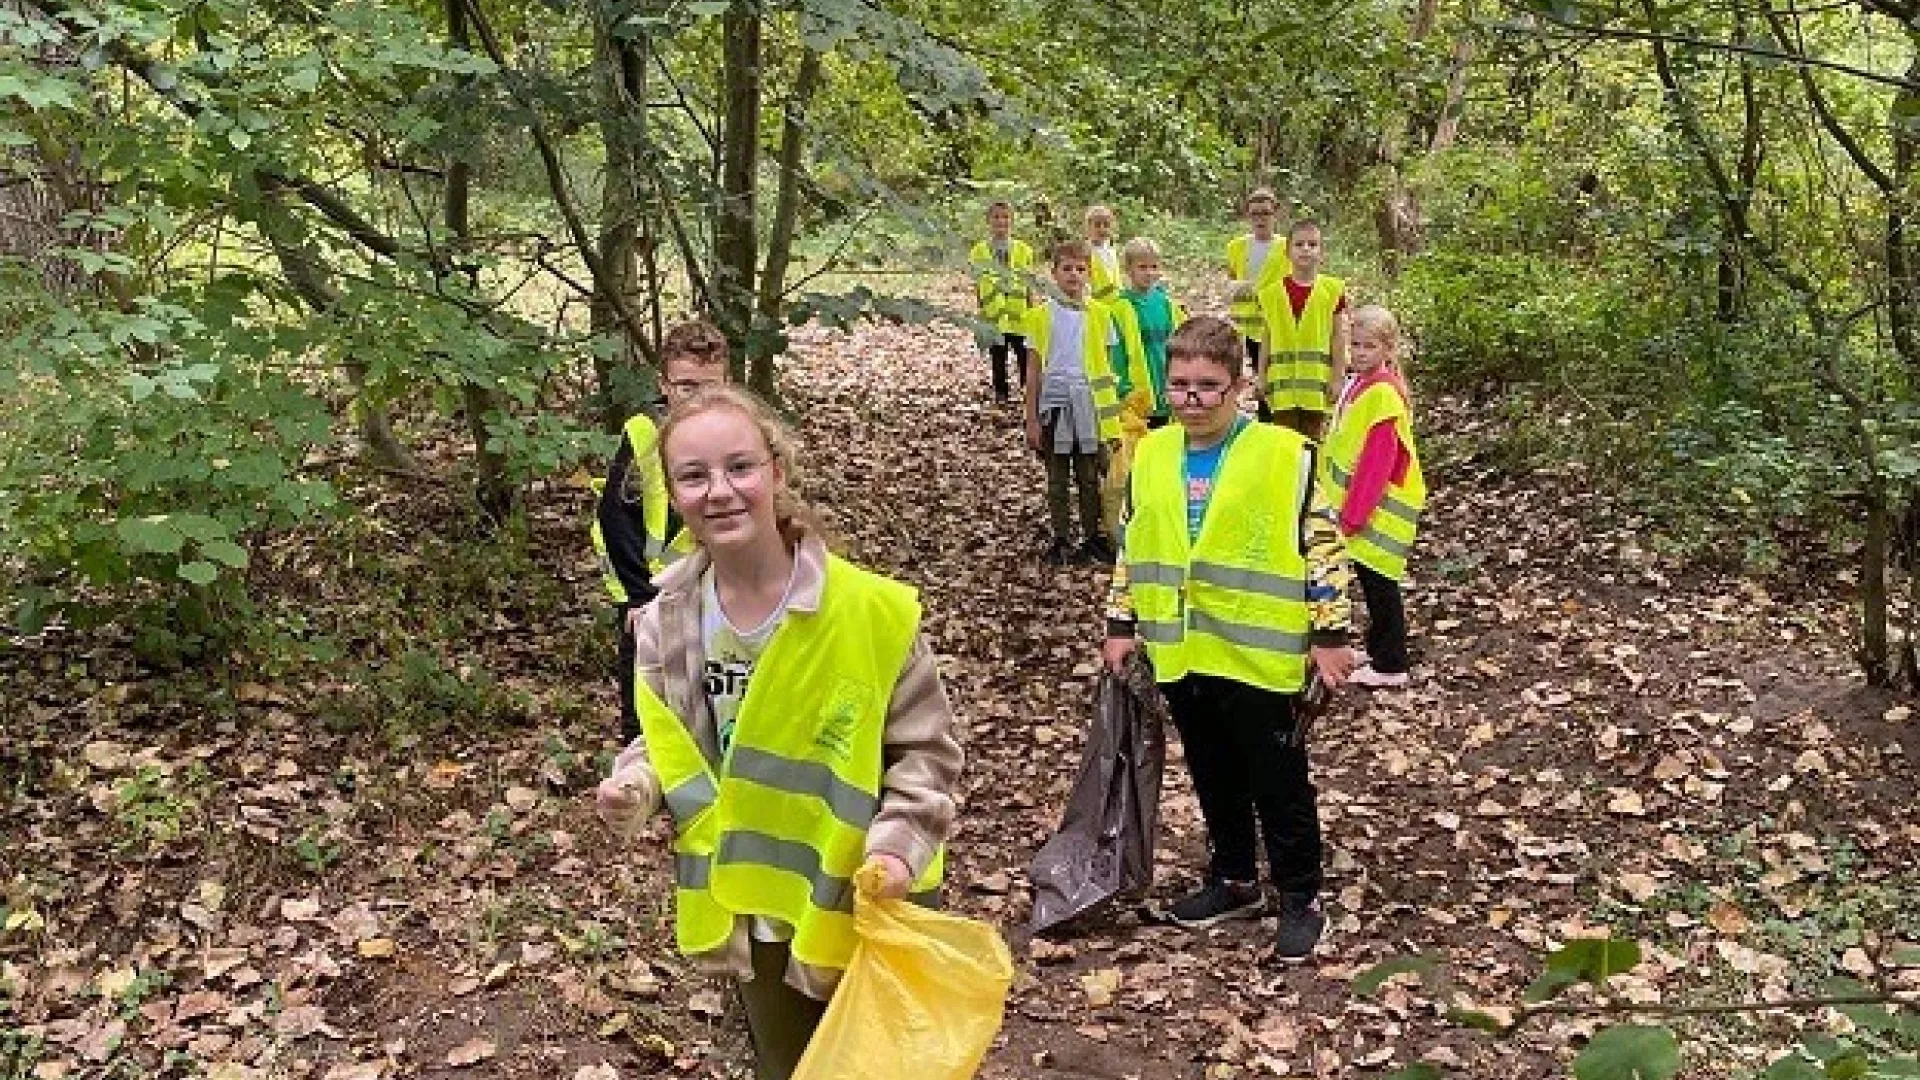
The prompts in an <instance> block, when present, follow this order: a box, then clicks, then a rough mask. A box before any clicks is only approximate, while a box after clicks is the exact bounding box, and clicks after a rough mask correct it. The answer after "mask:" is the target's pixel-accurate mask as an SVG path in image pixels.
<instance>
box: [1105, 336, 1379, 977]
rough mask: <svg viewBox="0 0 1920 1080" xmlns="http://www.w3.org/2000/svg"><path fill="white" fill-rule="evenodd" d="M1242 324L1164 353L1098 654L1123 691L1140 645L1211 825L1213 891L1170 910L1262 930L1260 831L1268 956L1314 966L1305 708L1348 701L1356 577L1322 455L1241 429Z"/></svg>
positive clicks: (1314, 826) (1190, 918)
mask: <svg viewBox="0 0 1920 1080" xmlns="http://www.w3.org/2000/svg"><path fill="white" fill-rule="evenodd" d="M1242 350H1243V346H1242V344H1241V338H1240V333H1239V331H1238V330H1237V329H1235V327H1234V325H1233V324H1232V323H1231V322H1228V321H1227V320H1225V319H1221V318H1217V317H1214V316H1200V317H1198V318H1193V319H1189V320H1187V322H1186V323H1184V324H1183V325H1181V327H1180V328H1179V329H1178V330H1177V331H1175V333H1174V335H1173V338H1172V339H1171V340H1170V341H1169V342H1168V343H1167V357H1168V359H1167V398H1168V402H1169V404H1170V405H1171V406H1172V408H1173V412H1174V417H1175V419H1177V420H1178V421H1179V423H1178V425H1175V426H1169V427H1165V428H1161V429H1160V430H1158V431H1155V432H1152V433H1150V434H1148V435H1147V436H1146V437H1145V438H1144V439H1142V440H1141V441H1140V445H1139V447H1138V448H1137V450H1136V452H1135V456H1134V462H1133V473H1132V477H1131V481H1130V488H1129V492H1128V516H1127V519H1126V525H1125V531H1124V534H1123V536H1122V539H1121V545H1120V560H1119V562H1118V563H1117V564H1116V565H1115V567H1114V575H1113V585H1112V589H1111V591H1110V593H1109V597H1108V613H1107V616H1108V627H1107V641H1106V644H1105V646H1104V648H1103V649H1102V654H1103V656H1104V658H1105V660H1106V663H1107V665H1108V667H1109V668H1110V669H1111V670H1113V671H1114V672H1116V673H1118V672H1121V671H1122V670H1123V669H1124V666H1125V664H1126V661H1127V657H1128V656H1129V655H1130V654H1131V653H1132V652H1133V651H1134V650H1135V649H1136V648H1137V647H1138V645H1139V643H1141V642H1144V643H1145V645H1146V651H1147V657H1148V659H1150V660H1152V661H1153V667H1154V674H1155V678H1156V679H1158V680H1159V682H1160V684H1161V688H1162V690H1163V691H1164V692H1165V694H1166V697H1167V705H1168V708H1169V710H1170V712H1171V714H1172V717H1173V722H1174V727H1175V728H1176V729H1177V730H1178V731H1179V732H1180V739H1181V742H1182V744H1184V746H1185V748H1186V759H1187V767H1188V768H1189V769H1190V770H1191V771H1192V773H1193V787H1194V793H1195V794H1196V795H1197V796H1198V797H1199V801H1200V812H1201V815H1202V816H1203V817H1204V818H1205V819H1206V824H1207V838H1208V842H1209V847H1210V849H1211V862H1210V864H1209V866H1208V868H1207V880H1206V885H1205V887H1203V888H1202V889H1201V890H1200V891H1199V892H1197V893H1195V894H1194V895H1192V896H1189V897H1186V898H1185V899H1183V900H1180V901H1178V902H1177V903H1175V904H1174V905H1173V907H1172V908H1171V911H1170V914H1171V916H1172V918H1173V921H1174V922H1176V923H1178V924H1180V925H1182V926H1186V927H1189V928H1199V927H1205V926H1211V925H1213V924H1215V923H1217V922H1220V921H1222V920H1225V919H1235V918H1257V917H1259V916H1260V914H1261V913H1263V912H1264V911H1265V910H1266V908H1267V901H1266V895H1265V892H1264V891H1263V890H1262V888H1261V886H1260V882H1259V877H1258V872H1257V869H1256V866H1255V851H1256V847H1257V843H1256V835H1257V834H1256V822H1257V826H1258V831H1259V832H1263V833H1264V834H1265V841H1266V845H1265V846H1266V850H1267V862H1268V871H1269V873H1270V874H1271V877H1272V881H1273V886H1274V889H1275V892H1276V893H1277V894H1278V899H1279V903H1278V915H1279V927H1278V930H1277V933H1276V935H1275V939H1274V946H1275V955H1276V956H1277V957H1278V958H1279V959H1281V960H1284V961H1289V962H1292V961H1300V960H1305V959H1306V958H1308V957H1309V956H1311V955H1312V954H1313V952H1314V950H1315V949H1316V948H1317V947H1318V945H1319V942H1320V938H1321V936H1322V934H1324V933H1325V930H1326V916H1325V915H1323V914H1322V913H1321V912H1320V910H1319V907H1318V905H1317V903H1316V899H1317V896H1318V893H1319V891H1320V885H1321V866H1320V864H1321V855H1322V849H1321V840H1320V820H1319V810H1318V806H1317V804H1316V802H1315V794H1314V788H1313V782H1312V780H1311V779H1310V778H1309V777H1308V774H1307V748H1306V740H1305V739H1304V738H1303V737H1301V736H1302V735H1303V730H1302V728H1301V725H1302V724H1303V722H1304V717H1303V715H1302V713H1301V711H1300V709H1299V708H1298V704H1299V703H1298V702H1297V700H1296V698H1297V697H1298V696H1299V695H1300V694H1301V693H1302V692H1303V691H1304V690H1306V689H1307V687H1308V684H1309V681H1310V680H1311V679H1312V678H1313V677H1314V676H1315V675H1316V674H1317V677H1318V678H1319V680H1320V681H1321V682H1322V683H1323V684H1325V685H1326V686H1328V687H1337V686H1339V685H1340V683H1341V682H1342V681H1344V680H1345V679H1346V677H1347V675H1348V674H1349V673H1350V672H1351V671H1352V670H1353V666H1354V659H1355V658H1354V654H1353V650H1352V649H1350V648H1349V647H1348V646H1347V631H1348V625H1349V617H1350V616H1349V611H1348V602H1347V584H1348V574H1349V571H1348V566H1347V560H1346V555H1345V553H1344V551H1343V550H1342V547H1341V542H1340V534H1339V530H1338V529H1337V528H1336V526H1335V521H1334V517H1333V514H1332V511H1331V510H1330V509H1329V508H1328V507H1327V506H1326V504H1325V502H1324V500H1323V499H1322V498H1321V497H1320V496H1319V494H1318V492H1317V491H1316V489H1315V485H1314V477H1315V475H1316V468H1315V461H1314V454H1315V451H1314V445H1313V444H1312V443H1310V442H1308V441H1307V440H1306V439H1305V438H1304V437H1302V436H1301V435H1300V434H1298V433H1297V432H1294V431H1291V430H1288V429H1286V428H1282V427H1278V426H1276V425H1270V424H1256V423H1253V422H1251V421H1250V420H1248V419H1247V417H1245V416H1243V415H1242V414H1241V413H1240V409H1239V399H1240V396H1241V394H1242V393H1243V392H1244V391H1245V389H1246V386H1247V379H1246V354H1245V353H1244V352H1243V351H1242Z"/></svg>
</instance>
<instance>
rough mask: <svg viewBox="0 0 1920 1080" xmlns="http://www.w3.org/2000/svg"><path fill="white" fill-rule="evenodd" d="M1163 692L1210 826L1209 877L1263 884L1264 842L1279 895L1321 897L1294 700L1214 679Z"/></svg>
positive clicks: (1314, 808) (1311, 797)
mask: <svg viewBox="0 0 1920 1080" xmlns="http://www.w3.org/2000/svg"><path fill="white" fill-rule="evenodd" d="M1161 689H1163V690H1165V691H1166V695H1167V704H1168V706H1170V707H1171V710H1172V712H1173V723H1174V726H1175V727H1176V728H1178V729H1179V731H1180V742H1181V744H1182V745H1183V746H1184V747H1185V748H1186V755H1187V770H1188V771H1189V772H1191V773H1192V774H1193V791H1194V794H1195V795H1197V796H1199V799H1200V813H1201V816H1203V817H1205V818H1206V821H1207V841H1208V845H1209V847H1210V848H1211V850H1212V859H1211V862H1210V863H1209V865H1208V867H1207V874H1208V876H1209V877H1211V878H1216V879H1225V880H1227V881H1258V880H1259V879H1260V871H1259V868H1258V866H1257V865H1256V864H1255V855H1254V852H1255V849H1256V848H1257V847H1258V846H1259V840H1260V839H1262V838H1264V839H1265V841H1266V848H1267V869H1268V872H1269V873H1271V874H1272V880H1273V886H1274V888H1275V889H1277V890H1278V891H1279V892H1280V893H1281V894H1283V895H1287V896H1293V897H1299V898H1303V899H1311V898H1312V897H1313V896H1315V895H1316V894H1318V893H1319V892H1320V880H1321V877H1320V861H1321V855H1322V849H1321V843H1320V807H1319V804H1318V802H1317V801H1316V798H1315V792H1314V789H1313V781H1312V780H1311V779H1310V778H1309V777H1308V776H1307V748H1306V746H1305V745H1299V746H1293V745H1289V744H1288V736H1290V735H1292V734H1293V726H1294V719H1293V698H1292V697H1291V696H1290V695H1287V694H1278V693H1274V692H1273V691H1271V690H1261V689H1259V688H1257V687H1253V686H1249V685H1247V684H1246V683H1242V682H1236V681H1234V680H1232V679H1222V678H1218V677H1215V676H1212V675H1189V676H1187V677H1186V678H1184V679H1181V680H1180V681H1179V682H1175V683H1170V684H1168V685H1166V686H1163V687H1162V688H1161ZM1256 822H1257V825H1258V828H1257V832H1256ZM1261 834H1264V836H1262V835H1261Z"/></svg>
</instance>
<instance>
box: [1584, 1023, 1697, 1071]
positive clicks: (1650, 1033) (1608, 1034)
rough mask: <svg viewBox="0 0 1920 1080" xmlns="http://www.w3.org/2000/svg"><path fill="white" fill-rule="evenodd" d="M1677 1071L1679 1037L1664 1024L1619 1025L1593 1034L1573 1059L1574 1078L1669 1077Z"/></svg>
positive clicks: (1678, 1065) (1678, 1067)
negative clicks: (1661, 1025)
mask: <svg viewBox="0 0 1920 1080" xmlns="http://www.w3.org/2000/svg"><path fill="white" fill-rule="evenodd" d="M1679 1072H1680V1040H1678V1039H1676V1038H1675V1037H1674V1034H1673V1032H1672V1031H1669V1030H1668V1029H1666V1028H1663V1027H1643V1026H1641V1025H1638V1024H1621V1025H1619V1026H1617V1027H1610V1028H1607V1029H1606V1030H1605V1031H1602V1032H1600V1033H1599V1034H1598V1035H1595V1036H1594V1037H1593V1041H1592V1042H1589V1043H1588V1044H1587V1046H1586V1049H1584V1050H1582V1051H1580V1056H1579V1057H1577V1058H1575V1059H1574V1061H1573V1075H1574V1076H1575V1077H1576V1078H1577V1080H1668V1078H1669V1077H1672V1076H1676V1075H1678V1074H1679Z"/></svg>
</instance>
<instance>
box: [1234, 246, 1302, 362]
mask: <svg viewBox="0 0 1920 1080" xmlns="http://www.w3.org/2000/svg"><path fill="white" fill-rule="evenodd" d="M1252 256H1253V236H1252V234H1250V233H1242V234H1241V235H1239V236H1236V237H1234V238H1233V239H1231V240H1229V241H1227V276H1228V277H1230V278H1232V279H1233V281H1234V283H1235V284H1245V283H1247V263H1248V262H1249V261H1250V260H1251V258H1252ZM1291 273H1293V262H1292V261H1291V260H1289V259H1288V258H1287V241H1286V238H1285V237H1279V236H1276V237H1274V238H1273V241H1272V242H1271V243H1270V244H1269V245H1268V246H1267V259H1266V261H1265V262H1263V263H1261V264H1260V276H1259V278H1258V279H1256V280H1254V281H1253V282H1251V284H1252V285H1253V291H1252V292H1251V293H1250V294H1249V295H1248V296H1247V298H1246V299H1244V300H1235V301H1233V302H1232V303H1230V304H1228V305H1227V317H1228V318H1231V319H1232V320H1233V324H1234V325H1235V326H1237V327H1239V328H1240V336H1241V337H1244V338H1252V339H1254V340H1258V339H1259V338H1260V336H1261V334H1262V333H1263V332H1264V331H1265V329H1266V323H1265V320H1264V319H1263V318H1262V316H1261V314H1260V298H1259V293H1260V290H1262V289H1264V288H1266V287H1267V286H1269V285H1272V284H1273V283H1275V282H1277V281H1279V280H1280V279H1281V278H1284V277H1286V276H1287V275H1288V274H1291Z"/></svg>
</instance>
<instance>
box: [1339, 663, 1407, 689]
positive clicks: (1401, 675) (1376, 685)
mask: <svg viewBox="0 0 1920 1080" xmlns="http://www.w3.org/2000/svg"><path fill="white" fill-rule="evenodd" d="M1347 681H1348V682H1350V683H1352V684H1353V685H1355V686H1358V687H1361V688H1363V689H1366V690H1398V689H1400V688H1401V687H1404V686H1406V685H1407V684H1408V683H1409V682H1412V681H1413V678H1412V676H1410V675H1408V674H1407V673H1406V672H1404V671H1394V672H1386V671H1375V670H1373V665H1372V664H1363V665H1362V666H1360V667H1359V668H1357V669H1355V670H1354V673H1353V674H1352V675H1349V676H1347Z"/></svg>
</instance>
